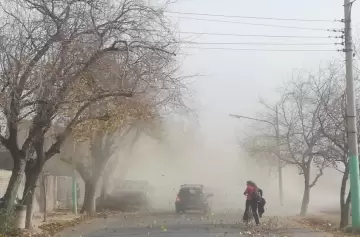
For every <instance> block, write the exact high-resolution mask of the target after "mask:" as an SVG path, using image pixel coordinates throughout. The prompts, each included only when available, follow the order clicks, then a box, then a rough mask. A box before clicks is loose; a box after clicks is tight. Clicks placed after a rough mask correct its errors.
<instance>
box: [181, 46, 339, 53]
mask: <svg viewBox="0 0 360 237" xmlns="http://www.w3.org/2000/svg"><path fill="white" fill-rule="evenodd" d="M181 48H186V49H205V50H231V51H269V52H336V51H339V50H335V49H259V48H253V49H250V48H248V49H245V48H209V47H181Z"/></svg>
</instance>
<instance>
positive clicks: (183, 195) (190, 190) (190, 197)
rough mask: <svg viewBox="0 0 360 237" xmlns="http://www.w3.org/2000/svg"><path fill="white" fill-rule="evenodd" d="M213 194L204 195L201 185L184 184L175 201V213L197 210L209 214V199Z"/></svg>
mask: <svg viewBox="0 0 360 237" xmlns="http://www.w3.org/2000/svg"><path fill="white" fill-rule="evenodd" d="M212 196H213V194H205V193H204V185H201V184H184V185H181V187H180V190H179V193H178V195H177V197H176V201H175V210H176V213H180V212H185V211H187V210H198V211H202V212H204V213H209V212H210V210H211V208H210V204H209V197H212Z"/></svg>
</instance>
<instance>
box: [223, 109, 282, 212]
mask: <svg viewBox="0 0 360 237" xmlns="http://www.w3.org/2000/svg"><path fill="white" fill-rule="evenodd" d="M278 114H279V113H278V108H277V106H276V117H275V123H273V122H270V121H267V120H264V119H257V118H252V117H248V116H242V115H237V114H229V115H230V116H231V117H233V118H237V119H248V120H253V121H258V122H262V123H267V124H270V125H271V126H273V127H274V129H275V133H276V148H277V149H276V155H277V157H278V159H277V161H278V163H277V169H278V180H279V198H280V205H283V200H284V194H283V179H282V167H281V159H280V135H279V118H278Z"/></svg>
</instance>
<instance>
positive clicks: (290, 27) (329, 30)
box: [179, 17, 339, 32]
mask: <svg viewBox="0 0 360 237" xmlns="http://www.w3.org/2000/svg"><path fill="white" fill-rule="evenodd" d="M179 18H182V19H188V20H197V21H212V22H221V23H233V24H242V25H252V26H268V27H277V28H288V29H298V30H313V31H328V32H338V31H339V30H338V29H333V30H331V29H323V28H309V27H300V26H285V25H271V24H261V23H251V22H240V21H227V20H215V19H204V18H196V17H179Z"/></svg>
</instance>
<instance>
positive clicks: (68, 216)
mask: <svg viewBox="0 0 360 237" xmlns="http://www.w3.org/2000/svg"><path fill="white" fill-rule="evenodd" d="M109 215H110V216H111V215H115V213H98V215H97V216H95V217H88V216H86V215H75V214H73V213H71V212H62V211H61V212H53V213H49V214H48V216H47V220H46V222H44V221H43V215H42V214H38V215H35V216H34V219H33V224H34V225H33V229H32V230H31V231H28V230H21V231H20V232H19V231H15V232H14V233H12V234H10V235H9V237H12V236H16V237H30V236H31V237H50V236H54V235H55V234H57V233H59V232H61V231H63V230H65V229H73V230H75V229H74V228H76V226H78V225H81V224H84V223H88V224H90V223H92V222H94V220H96V219H102V220H104V219H107V217H108V216H109ZM0 237H3V236H1V235H0ZM4 237H8V236H4Z"/></svg>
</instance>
